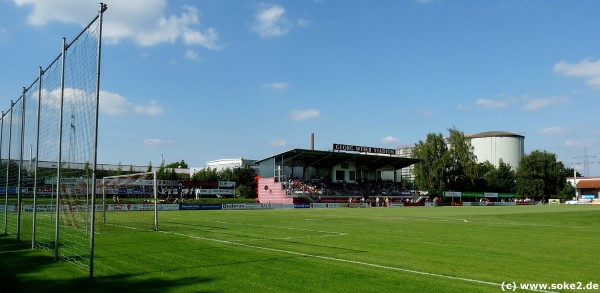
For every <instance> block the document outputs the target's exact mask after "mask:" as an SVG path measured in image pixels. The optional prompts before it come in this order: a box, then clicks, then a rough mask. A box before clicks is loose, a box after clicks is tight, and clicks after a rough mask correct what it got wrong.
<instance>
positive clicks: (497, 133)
mask: <svg viewBox="0 0 600 293" xmlns="http://www.w3.org/2000/svg"><path fill="white" fill-rule="evenodd" d="M465 136H466V137H467V138H485V137H521V138H525V136H523V135H520V134H516V133H513V132H508V131H486V132H480V133H477V134H467V135H465Z"/></svg>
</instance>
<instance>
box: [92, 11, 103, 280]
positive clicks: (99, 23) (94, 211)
mask: <svg viewBox="0 0 600 293" xmlns="http://www.w3.org/2000/svg"><path fill="white" fill-rule="evenodd" d="M106 9H107V5H106V4H104V3H100V10H99V11H98V26H99V32H98V52H97V54H98V55H97V56H96V113H95V115H96V116H95V121H94V158H93V160H94V163H93V167H92V214H91V221H90V271H89V277H90V279H91V278H94V243H95V231H96V169H97V163H98V115H99V113H100V111H99V109H100V60H101V57H102V18H103V17H102V15H103V14H104V11H106ZM102 198H103V204H104V198H105V194H104V191H103V192H102ZM102 209H103V210H104V213H106V207H105V206H104V205H103V208H102ZM104 221H106V214H104Z"/></svg>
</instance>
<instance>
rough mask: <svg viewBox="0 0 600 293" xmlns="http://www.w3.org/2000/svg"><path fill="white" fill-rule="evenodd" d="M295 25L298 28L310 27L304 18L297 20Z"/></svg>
mask: <svg viewBox="0 0 600 293" xmlns="http://www.w3.org/2000/svg"><path fill="white" fill-rule="evenodd" d="M296 25H298V26H309V25H310V20H308V19H304V18H299V19H297V20H296Z"/></svg>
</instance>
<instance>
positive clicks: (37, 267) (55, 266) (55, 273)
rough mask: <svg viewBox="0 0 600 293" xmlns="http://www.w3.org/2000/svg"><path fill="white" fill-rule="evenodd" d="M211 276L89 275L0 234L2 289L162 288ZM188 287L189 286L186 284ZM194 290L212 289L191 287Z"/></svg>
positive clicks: (178, 287)
mask: <svg viewBox="0 0 600 293" xmlns="http://www.w3.org/2000/svg"><path fill="white" fill-rule="evenodd" d="M214 280H215V279H214V278H202V277H199V278H198V277H194V278H176V279H172V278H169V279H158V278H153V279H151V278H143V277H142V278H140V277H139V274H118V275H111V276H100V277H95V278H93V279H90V278H89V277H88V275H87V271H84V270H82V269H80V268H77V267H75V266H74V265H72V264H68V263H66V262H64V261H55V260H54V258H53V257H52V256H50V255H49V254H48V253H47V252H44V251H41V250H37V249H36V250H32V249H31V247H30V246H28V244H27V243H25V242H17V241H16V239H14V238H12V237H7V236H0V284H2V290H1V291H2V292H63V293H66V292H110V291H113V292H115V293H116V292H121V291H123V290H126V291H127V292H165V291H177V290H180V291H181V290H184V289H183V288H186V287H187V286H191V285H195V286H194V287H195V288H197V285H198V284H199V283H210V282H212V281H214ZM187 288H190V287H187ZM194 291H195V292H212V291H202V290H197V289H195V290H194Z"/></svg>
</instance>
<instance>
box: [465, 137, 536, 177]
mask: <svg viewBox="0 0 600 293" xmlns="http://www.w3.org/2000/svg"><path fill="white" fill-rule="evenodd" d="M466 137H467V138H470V139H471V145H472V146H473V153H474V154H475V156H477V162H478V163H483V162H485V161H489V162H490V163H492V164H493V165H494V166H496V167H498V165H499V163H500V159H502V161H504V163H506V164H509V165H510V166H511V167H512V169H513V170H516V169H517V168H518V167H519V163H520V162H521V158H522V157H523V155H524V152H525V136H523V135H520V134H516V133H511V132H505V131H488V132H482V133H478V134H473V135H467V136H466Z"/></svg>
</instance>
